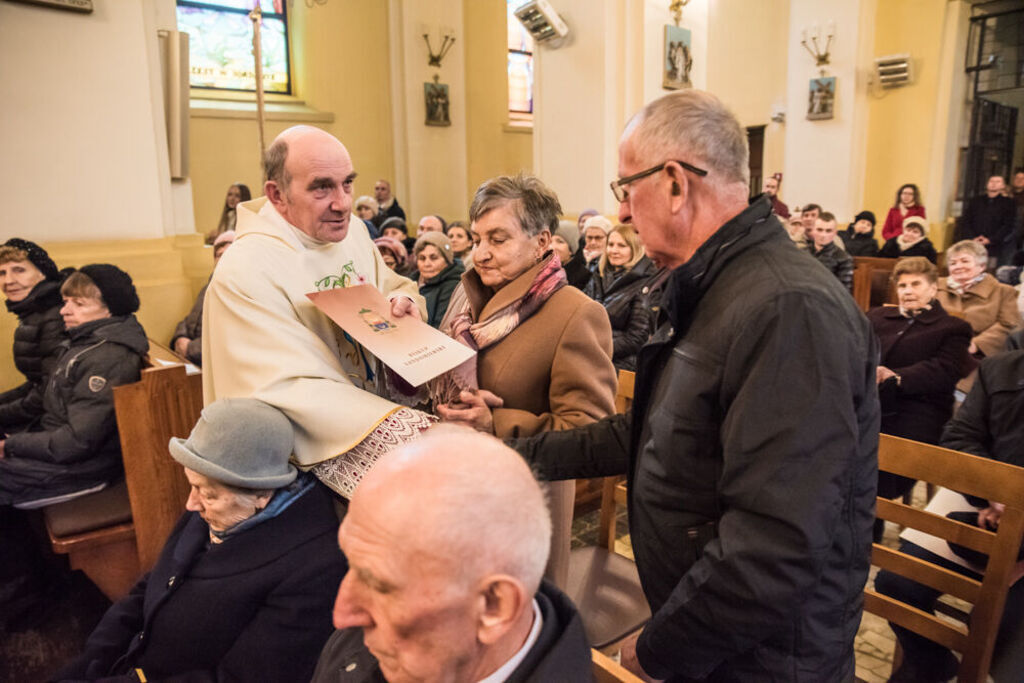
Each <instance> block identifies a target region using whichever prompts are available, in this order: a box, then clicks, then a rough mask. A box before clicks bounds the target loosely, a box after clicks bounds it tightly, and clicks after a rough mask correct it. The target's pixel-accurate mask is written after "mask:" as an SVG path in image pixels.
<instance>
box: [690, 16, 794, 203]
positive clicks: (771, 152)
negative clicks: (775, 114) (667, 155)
mask: <svg viewBox="0 0 1024 683" xmlns="http://www.w3.org/2000/svg"><path fill="white" fill-rule="evenodd" d="M708 33H709V35H708V41H707V42H708V58H707V59H708V65H707V83H708V86H707V87H708V90H710V91H711V92H713V93H714V94H715V95H717V96H718V97H720V98H721V99H722V101H723V102H725V103H726V104H727V105H728V106H729V108H730V109H732V111H733V113H735V114H736V116H737V117H738V118H739V120H740V123H741V124H743V126H766V128H765V136H764V137H765V139H764V169H765V175H769V174H771V173H773V172H775V171H782V169H783V162H784V158H785V127H784V126H783V125H782V124H779V123H773V122H772V121H771V114H772V108H773V106H775V105H776V104H777V105H778V106H780V107H784V106H785V101H786V83H787V79H786V75H787V74H786V61H787V55H788V53H787V47H788V43H789V40H788V37H789V0H758V2H749V0H716V2H713V3H711V4H710V6H709V16H708ZM780 195H781V196H782V197H783V198H785V196H786V184H785V179H783V184H782V191H781V193H780Z"/></svg>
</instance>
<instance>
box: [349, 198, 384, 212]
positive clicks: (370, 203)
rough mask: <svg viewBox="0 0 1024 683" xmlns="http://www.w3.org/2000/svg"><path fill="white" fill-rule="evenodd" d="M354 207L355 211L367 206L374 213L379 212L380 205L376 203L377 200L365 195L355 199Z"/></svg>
mask: <svg viewBox="0 0 1024 683" xmlns="http://www.w3.org/2000/svg"><path fill="white" fill-rule="evenodd" d="M354 206H355V208H356V209H361V208H362V207H364V206H367V207H369V208H370V210H371V211H373V212H374V213H377V212H378V211H380V204H378V203H377V200H376V199H374V198H373V197H371V196H369V195H366V194H364V195H363V196H362V197H360V198H359V199H357V200H356V203H355V205H354Z"/></svg>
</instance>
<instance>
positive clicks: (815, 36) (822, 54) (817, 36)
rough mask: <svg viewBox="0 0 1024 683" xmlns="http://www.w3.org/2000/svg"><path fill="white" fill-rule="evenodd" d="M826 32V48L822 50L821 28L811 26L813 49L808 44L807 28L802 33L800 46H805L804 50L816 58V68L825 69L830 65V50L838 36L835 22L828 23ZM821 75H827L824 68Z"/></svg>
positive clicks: (814, 25) (815, 25)
mask: <svg viewBox="0 0 1024 683" xmlns="http://www.w3.org/2000/svg"><path fill="white" fill-rule="evenodd" d="M825 31H826V37H825V47H824V48H822V47H821V45H820V42H821V28H820V27H819V26H818V25H817V24H813V25H812V26H811V30H810V38H811V44H812V45H814V48H813V49H812V48H811V46H810V45H808V44H807V36H808V31H807V29H806V28H805V29H803V30H801V31H800V36H801V40H800V44H801V45H803V46H804V48H805V49H806V50H807V52H809V53H810V55H811V56H812V57H814V65H815V66H819V67H825V66H827V65H828V64H829V58H830V57H831V56H832V55H831V54H830V53H829V50H830V49H831V47H832V38H834V37H835V35H836V22H834V21H830V22H828V24H826V28H825ZM821 73H822V75H823V76H824V75H825V69H824V68H822V70H821Z"/></svg>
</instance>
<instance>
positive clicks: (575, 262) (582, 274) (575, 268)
mask: <svg viewBox="0 0 1024 683" xmlns="http://www.w3.org/2000/svg"><path fill="white" fill-rule="evenodd" d="M562 267H563V268H565V277H566V279H567V280H568V281H569V284H570V285H572V286H573V287H575V288H576V289H579V290H580V291H583V290H585V289H586V288H587V283H589V282H590V278H591V277H592V276H593V271H591V269H590V264H589V263H587V260H586V259H585V258H584V257H583V247H579V248H578V249H577V250H576V253H575V254H573V255H572V258H570V259H569V262H568V263H563V264H562Z"/></svg>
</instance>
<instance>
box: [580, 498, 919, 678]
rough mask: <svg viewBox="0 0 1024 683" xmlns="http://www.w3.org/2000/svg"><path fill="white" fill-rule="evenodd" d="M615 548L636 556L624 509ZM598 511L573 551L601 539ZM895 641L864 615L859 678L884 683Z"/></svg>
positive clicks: (887, 540)
mask: <svg viewBox="0 0 1024 683" xmlns="http://www.w3.org/2000/svg"><path fill="white" fill-rule="evenodd" d="M923 495H924V487H923V485H919V486H918V488H917V489H916V490H915V503H917V504H922V505H923V502H924V501H923ZM616 531H617V535H616V542H615V545H616V548H615V550H616V551H617V552H620V553H622V554H623V555H626V556H627V557H630V558H632V557H633V549H632V546H631V545H630V542H629V529H628V524H627V521H626V513H625V510H624V509H622V508H621V507H620V509H619V516H618V520H617V524H616ZM597 532H598V511H596V510H595V511H594V512H590V513H587V514H584V515H580V516H578V517H577V518H576V519H575V520H573V526H572V544H573V547H574V548H577V547H580V546H584V545H595V544H596V543H597V539H598V533H597ZM898 533H899V532H898V529H897V528H896V527H895V526H894V525H892V524H888V525H886V531H885V537H884V539H883V543H884V544H885V545H887V546H889V547H891V548H896V547H897V546H898V545H899V540H898ZM876 571H877V570H876V569H874V568H872V571H871V576H870V578H869V579H868V581H869V583H870V584H873V583H874V578H875V572H876ZM895 644H896V640H895V637H894V636H893V633H892V630H891V629H890V628H889V624H888V623H887V622H886V621H885V620H884V619H881V618H879V617H877V616H875V615H874V614H868V613H865V614H864V617H863V619H862V620H861V624H860V630H859V631H858V632H857V637H856V639H855V640H854V649H855V651H856V656H857V676H858V678H860V679H862V680H863V681H865V682H866V683H885V681H886V680H888V678H889V675H890V673H891V672H892V655H893V650H894V649H895Z"/></svg>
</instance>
